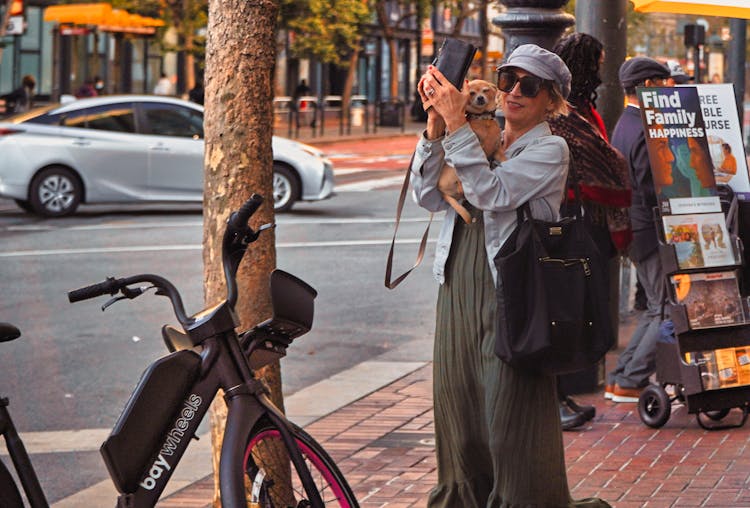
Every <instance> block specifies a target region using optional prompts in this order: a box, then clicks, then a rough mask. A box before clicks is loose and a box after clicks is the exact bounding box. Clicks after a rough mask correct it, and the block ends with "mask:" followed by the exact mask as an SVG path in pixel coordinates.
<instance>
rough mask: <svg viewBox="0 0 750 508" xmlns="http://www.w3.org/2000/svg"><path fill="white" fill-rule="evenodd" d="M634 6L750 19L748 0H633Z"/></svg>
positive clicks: (636, 8)
mask: <svg viewBox="0 0 750 508" xmlns="http://www.w3.org/2000/svg"><path fill="white" fill-rule="evenodd" d="M633 6H634V8H635V10H636V11H639V12H671V13H675V14H693V15H696V16H720V17H724V18H745V19H750V1H748V0H633Z"/></svg>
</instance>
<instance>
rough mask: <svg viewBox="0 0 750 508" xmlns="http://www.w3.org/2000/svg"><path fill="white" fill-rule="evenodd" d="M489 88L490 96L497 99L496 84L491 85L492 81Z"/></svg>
mask: <svg viewBox="0 0 750 508" xmlns="http://www.w3.org/2000/svg"><path fill="white" fill-rule="evenodd" d="M490 90H491V92H492V97H494V98H495V99H497V98H498V97H497V92H498V89H497V86H496V85H493V84H492V83H490Z"/></svg>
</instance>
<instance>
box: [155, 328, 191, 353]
mask: <svg viewBox="0 0 750 508" xmlns="http://www.w3.org/2000/svg"><path fill="white" fill-rule="evenodd" d="M161 336H162V338H163V339H164V344H166V345H167V349H169V352H170V353H174V352H175V351H182V350H183V349H193V347H195V346H193V343H192V342H191V341H190V337H188V336H187V334H186V333H185V332H183V331H180V330H178V329H177V328H175V327H174V326H172V325H164V326H162V327H161Z"/></svg>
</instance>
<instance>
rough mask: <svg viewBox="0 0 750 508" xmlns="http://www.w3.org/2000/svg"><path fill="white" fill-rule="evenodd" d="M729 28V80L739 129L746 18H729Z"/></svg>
mask: <svg viewBox="0 0 750 508" xmlns="http://www.w3.org/2000/svg"><path fill="white" fill-rule="evenodd" d="M729 30H730V33H731V34H732V40H731V41H729V65H728V69H729V81H731V82H732V83H734V97H735V101H737V111H738V113H739V115H740V130H742V127H743V125H742V124H743V115H744V114H745V106H744V102H745V56H746V52H747V50H746V47H745V44H746V43H747V20H745V19H731V20H730V21H729Z"/></svg>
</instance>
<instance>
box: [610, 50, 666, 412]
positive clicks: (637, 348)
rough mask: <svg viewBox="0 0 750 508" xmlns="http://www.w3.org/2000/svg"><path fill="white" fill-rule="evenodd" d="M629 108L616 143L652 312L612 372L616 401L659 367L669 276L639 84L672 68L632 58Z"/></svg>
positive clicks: (634, 395) (634, 397)
mask: <svg viewBox="0 0 750 508" xmlns="http://www.w3.org/2000/svg"><path fill="white" fill-rule="evenodd" d="M619 78H620V83H621V85H622V87H623V89H624V90H625V97H626V101H627V106H626V107H625V110H624V111H623V113H622V116H621V117H620V119H619V120H618V121H617V125H616V126H615V130H614V132H613V134H612V145H613V146H614V147H615V148H617V149H618V150H619V151H620V153H622V154H623V155H624V156H625V159H626V160H627V161H628V165H629V166H630V179H631V185H632V191H633V204H632V205H631V207H630V223H631V227H632V229H633V241H632V243H631V246H630V251H629V256H630V259H631V260H632V261H633V264H634V265H635V269H636V272H637V274H638V279H639V280H640V281H641V285H643V289H644V291H645V292H646V299H647V307H648V308H647V310H646V311H644V312H643V313H642V314H641V317H640V320H639V322H638V326H637V327H636V329H635V330H634V331H633V335H632V336H631V337H630V341H629V342H628V345H627V347H626V348H625V350H624V351H623V352H622V353H620V356H619V358H618V359H617V365H616V367H615V368H614V369H613V370H612V371H611V372H609V373H608V374H607V381H606V383H607V386H606V388H605V391H604V397H605V398H607V399H611V400H612V401H614V402H638V397H639V396H640V394H641V391H642V390H643V388H644V387H645V386H646V385H647V384H648V382H649V381H648V378H649V376H650V375H651V374H653V372H654V370H655V368H656V361H655V355H656V342H657V340H658V338H659V334H660V331H659V327H660V325H661V322H662V312H661V311H662V306H663V303H664V298H665V291H664V276H663V271H662V266H661V260H660V258H659V251H658V245H659V244H658V239H657V236H656V231H657V226H658V224H657V223H656V220H657V219H655V218H654V214H653V208H654V207H655V206H657V198H656V189H655V187H654V179H653V176H652V172H651V164H650V162H649V157H648V151H647V149H646V137H645V132H644V128H643V121H642V120H641V112H640V107H639V104H638V97H637V96H636V92H635V88H636V87H637V86H669V83H670V82H671V72H670V70H669V68H668V67H666V66H665V65H662V64H661V63H659V62H657V61H656V60H654V59H652V58H648V57H642V56H638V57H634V58H631V59H629V60H626V61H625V62H624V63H623V64H622V66H620V71H619Z"/></svg>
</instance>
